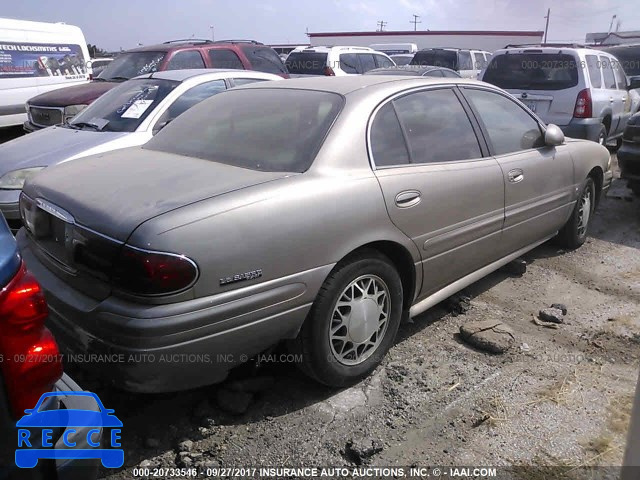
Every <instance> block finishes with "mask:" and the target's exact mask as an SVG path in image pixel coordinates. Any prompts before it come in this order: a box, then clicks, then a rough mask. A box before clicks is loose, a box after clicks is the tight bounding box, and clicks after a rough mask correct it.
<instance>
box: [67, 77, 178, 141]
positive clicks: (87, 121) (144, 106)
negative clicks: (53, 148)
mask: <svg viewBox="0 0 640 480" xmlns="http://www.w3.org/2000/svg"><path fill="white" fill-rule="evenodd" d="M178 85H179V83H178V82H174V81H172V80H162V79H158V78H145V79H133V80H129V81H128V82H124V83H122V84H121V85H118V86H117V87H116V88H113V89H111V90H109V91H108V92H107V93H105V94H104V95H102V96H101V97H100V98H98V99H97V100H96V101H95V102H93V103H92V104H91V105H89V106H88V107H87V108H85V109H84V110H83V111H82V112H80V113H79V114H78V115H76V116H75V117H73V120H71V121H70V122H69V124H68V127H69V128H75V129H83V130H94V131H105V132H133V131H135V130H136V129H137V128H138V126H139V125H140V124H141V123H142V122H143V121H144V119H145V118H147V117H148V116H149V114H150V113H151V112H152V111H153V110H154V109H155V108H156V107H157V106H158V104H159V103H160V102H161V101H162V100H164V98H165V97H166V96H167V95H169V93H171V92H172V91H173V89H174V88H176V87H177V86H178Z"/></svg>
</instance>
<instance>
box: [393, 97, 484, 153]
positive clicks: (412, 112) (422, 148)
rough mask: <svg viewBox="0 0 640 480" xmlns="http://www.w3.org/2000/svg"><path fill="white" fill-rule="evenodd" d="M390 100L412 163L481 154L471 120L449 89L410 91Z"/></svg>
mask: <svg viewBox="0 0 640 480" xmlns="http://www.w3.org/2000/svg"><path fill="white" fill-rule="evenodd" d="M393 103H394V106H395V108H396V112H397V114H398V118H399V119H400V123H401V124H402V126H403V129H404V132H405V133H406V135H407V142H408V143H409V152H410V156H411V162H412V163H432V162H449V161H455V160H468V159H473V158H479V157H482V153H481V152H480V145H479V144H478V139H477V138H476V135H475V133H474V131H473V127H472V126H471V121H470V120H469V117H468V116H467V113H466V112H465V111H464V109H463V108H462V105H461V104H460V101H459V100H458V98H457V97H456V95H455V94H454V93H453V91H452V90H450V89H442V90H430V91H426V92H417V93H411V94H408V95H405V96H404V97H401V98H399V99H397V100H394V101H393Z"/></svg>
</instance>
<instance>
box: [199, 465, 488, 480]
mask: <svg viewBox="0 0 640 480" xmlns="http://www.w3.org/2000/svg"><path fill="white" fill-rule="evenodd" d="M206 473H207V475H210V476H214V477H231V478H245V477H255V476H260V477H261V478H447V477H451V478H456V477H464V478H476V479H483V478H494V477H496V476H497V472H496V469H495V468H487V467H481V468H475V467H362V466H361V467H353V468H351V467H329V468H319V467H299V468H293V467H292V468H287V467H260V468H226V467H217V468H215V467H214V468H209V469H207V472H206Z"/></svg>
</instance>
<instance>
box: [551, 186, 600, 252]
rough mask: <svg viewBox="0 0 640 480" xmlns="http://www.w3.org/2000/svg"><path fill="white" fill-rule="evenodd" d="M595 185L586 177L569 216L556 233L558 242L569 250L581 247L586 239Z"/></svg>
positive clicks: (594, 197)
mask: <svg viewBox="0 0 640 480" xmlns="http://www.w3.org/2000/svg"><path fill="white" fill-rule="evenodd" d="M595 199H596V186H595V183H594V182H593V179H592V178H591V177H588V178H587V179H586V181H585V183H584V186H583V187H582V191H581V192H580V195H579V196H578V201H577V202H576V205H575V207H574V208H573V212H572V213H571V217H569V220H568V221H567V223H566V224H565V226H564V227H562V230H560V232H559V233H558V241H559V243H560V244H561V245H562V246H564V247H566V248H569V249H571V250H573V249H576V248H578V247H581V246H582V244H584V242H585V241H586V240H587V234H588V233H589V226H590V225H591V219H592V218H593V212H594V210H595Z"/></svg>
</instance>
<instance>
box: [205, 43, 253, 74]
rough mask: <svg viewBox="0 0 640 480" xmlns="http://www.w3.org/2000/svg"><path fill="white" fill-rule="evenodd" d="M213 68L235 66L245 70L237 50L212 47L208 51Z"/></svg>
mask: <svg viewBox="0 0 640 480" xmlns="http://www.w3.org/2000/svg"><path fill="white" fill-rule="evenodd" d="M207 53H208V54H209V59H210V60H211V65H213V68H235V69H239V70H244V65H243V64H242V61H241V60H240V57H238V55H236V52H234V51H233V50H229V49H226V48H225V49H219V50H218V49H211V50H209V51H208V52H207Z"/></svg>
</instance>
